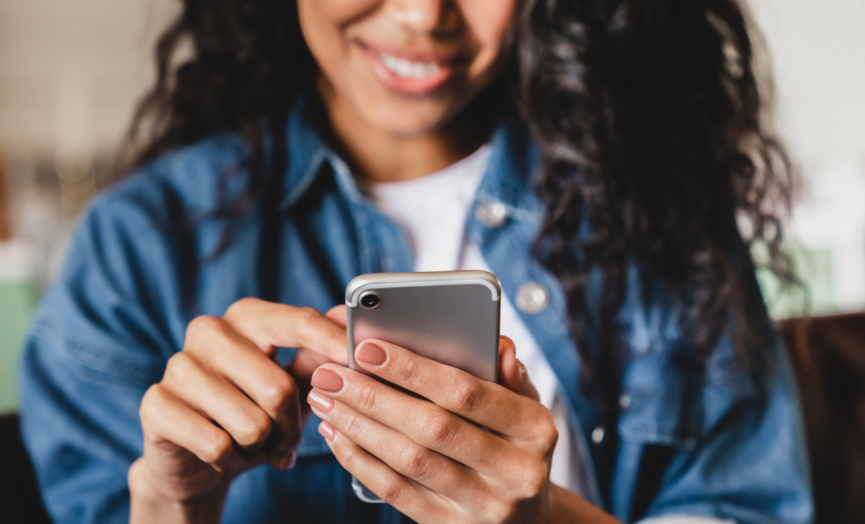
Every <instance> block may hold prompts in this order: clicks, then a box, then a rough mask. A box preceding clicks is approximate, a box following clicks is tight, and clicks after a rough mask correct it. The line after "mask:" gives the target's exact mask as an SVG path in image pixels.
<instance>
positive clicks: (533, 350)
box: [363, 146, 586, 496]
mask: <svg viewBox="0 0 865 524" xmlns="http://www.w3.org/2000/svg"><path fill="white" fill-rule="evenodd" d="M489 157H490V149H489V147H488V146H484V147H482V148H480V149H479V150H478V151H476V152H475V153H473V154H472V155H470V156H468V157H466V158H465V159H463V160H461V161H460V162H457V163H456V164H453V165H452V166H449V167H447V168H445V169H443V170H441V171H438V172H436V173H433V174H431V175H427V176H424V177H421V178H417V179H413V180H408V181H404V182H387V183H373V184H369V183H368V184H365V185H364V187H363V190H364V192H365V193H366V194H367V195H368V196H369V197H370V198H372V200H373V201H374V202H375V203H376V205H377V206H378V207H379V209H381V211H382V212H383V213H384V214H385V215H387V216H388V217H390V218H391V219H392V220H393V221H394V222H395V223H396V224H397V225H399V226H400V227H401V228H402V229H403V231H404V232H405V233H406V235H407V236H408V239H409V242H410V244H411V246H412V249H413V252H414V259H415V271H452V270H457V269H462V270H468V269H479V270H484V271H489V267H488V266H487V264H486V262H485V261H484V259H483V256H482V255H481V252H480V249H478V247H477V246H475V245H473V244H471V243H470V242H468V239H467V238H466V235H465V227H466V219H467V218H468V214H469V213H470V212H471V209H472V203H473V202H474V198H475V194H476V193H477V190H478V187H479V186H480V183H481V179H482V178H483V176H484V173H485V172H486V168H487V164H488V163H489ZM501 334H502V335H504V336H507V337H509V338H510V339H511V340H513V341H514V344H515V345H516V347H517V358H518V359H519V360H520V361H521V362H522V363H523V364H524V365H525V366H526V369H527V371H528V373H529V377H530V378H531V380H532V383H533V384H534V386H535V388H536V389H537V390H538V394H539V395H540V399H541V403H542V404H543V405H544V406H546V407H547V408H548V409H550V411H551V412H552V413H553V415H554V416H555V419H556V426H557V428H558V430H559V441H558V444H557V445H556V450H555V452H554V454H553V462H552V469H551V472H550V478H551V480H552V481H553V482H554V483H556V484H558V485H559V486H562V487H564V488H567V489H569V490H571V491H573V492H574V493H577V494H580V495H584V496H585V495H586V490H585V489H584V488H585V482H586V480H585V479H586V477H585V473H586V472H585V470H584V467H583V466H584V465H583V463H582V461H581V460H580V457H579V456H577V455H578V453H577V449H578V448H577V447H576V446H575V445H574V439H573V433H572V431H571V428H570V425H569V424H568V422H567V420H568V417H567V415H566V408H565V406H566V404H565V402H564V399H563V398H562V397H561V387H560V386H559V382H558V379H557V378H556V376H555V374H554V373H553V370H552V368H551V367H550V364H549V362H547V359H546V357H545V356H544V354H543V353H542V352H541V350H540V349H539V348H538V346H537V344H536V343H535V341H534V339H533V338H532V336H531V334H530V333H529V332H528V330H527V329H526V327H525V325H524V324H523V323H522V321H521V320H520V318H519V316H518V315H517V312H516V310H514V307H513V305H512V304H511V303H510V301H509V300H508V299H507V297H504V296H503V297H502V311H501Z"/></svg>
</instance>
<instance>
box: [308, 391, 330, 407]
mask: <svg viewBox="0 0 865 524" xmlns="http://www.w3.org/2000/svg"><path fill="white" fill-rule="evenodd" d="M309 403H310V405H311V406H312V407H314V408H316V409H318V410H319V411H321V412H322V413H330V412H331V411H332V410H333V400H332V399H330V398H328V397H326V396H324V395H321V394H319V393H317V392H316V391H315V390H312V391H310V392H309Z"/></svg>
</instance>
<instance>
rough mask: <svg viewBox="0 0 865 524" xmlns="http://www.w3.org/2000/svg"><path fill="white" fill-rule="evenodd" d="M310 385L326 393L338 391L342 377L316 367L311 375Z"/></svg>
mask: <svg viewBox="0 0 865 524" xmlns="http://www.w3.org/2000/svg"><path fill="white" fill-rule="evenodd" d="M312 387H314V388H318V389H320V390H322V391H326V392H328V393H339V392H340V390H342V377H341V376H339V375H337V374H336V373H334V372H333V371H328V370H326V369H318V370H316V372H315V373H314V374H313V375H312Z"/></svg>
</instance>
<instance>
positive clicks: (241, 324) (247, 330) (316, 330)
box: [223, 298, 348, 364]
mask: <svg viewBox="0 0 865 524" xmlns="http://www.w3.org/2000/svg"><path fill="white" fill-rule="evenodd" d="M223 318H224V319H225V320H226V321H227V322H229V323H230V324H231V325H232V327H233V328H234V329H235V330H236V331H237V332H238V333H240V334H241V335H243V336H244V337H246V338H247V339H249V340H250V341H251V342H252V343H253V344H255V345H256V346H258V348H259V349H260V350H261V351H263V352H264V353H265V354H267V355H268V356H272V355H273V352H274V351H275V350H276V348H277V347H285V348H303V349H308V350H311V351H313V352H315V353H318V354H319V355H322V356H324V357H326V358H328V359H329V360H330V361H331V362H336V363H338V364H347V363H348V359H347V356H346V354H345V347H346V344H347V343H348V339H347V337H346V331H345V327H343V326H340V325H338V324H337V323H335V322H334V321H333V320H331V319H330V318H328V317H326V316H325V315H323V314H321V313H320V312H319V311H317V310H315V309H313V308H308V307H296V306H289V305H287V304H276V303H273V302H266V301H264V300H259V299H256V298H245V299H242V300H239V301H237V302H235V303H234V304H232V305H231V307H229V308H228V311H226V313H225V316H224V317H223Z"/></svg>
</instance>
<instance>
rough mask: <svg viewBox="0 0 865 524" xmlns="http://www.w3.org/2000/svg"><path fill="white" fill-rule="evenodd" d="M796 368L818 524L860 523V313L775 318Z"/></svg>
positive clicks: (863, 369)
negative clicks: (809, 317) (810, 317)
mask: <svg viewBox="0 0 865 524" xmlns="http://www.w3.org/2000/svg"><path fill="white" fill-rule="evenodd" d="M779 328H780V331H781V336H782V337H783V339H784V342H785V343H786V345H787V347H788V348H789V350H790V355H791V357H792V358H791V360H792V361H793V366H794V368H795V371H796V375H797V377H796V378H797V380H798V382H799V389H800V391H801V395H802V405H803V409H804V411H805V424H806V426H807V427H806V430H807V433H808V451H809V453H810V456H811V478H812V479H813V484H814V495H815V498H816V502H817V522H818V523H819V524H863V523H865V313H857V314H853V315H841V316H832V317H818V318H813V319H796V320H787V321H782V322H780V323H779Z"/></svg>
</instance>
